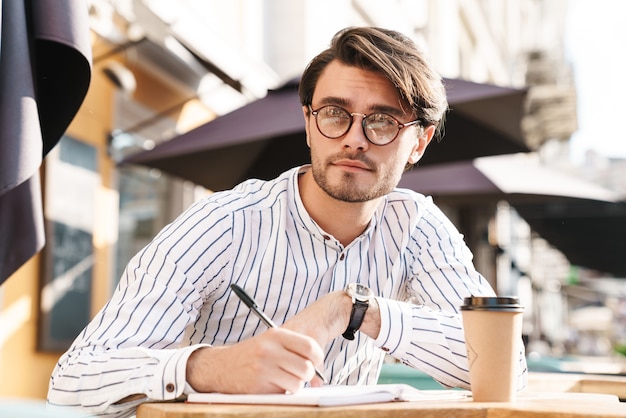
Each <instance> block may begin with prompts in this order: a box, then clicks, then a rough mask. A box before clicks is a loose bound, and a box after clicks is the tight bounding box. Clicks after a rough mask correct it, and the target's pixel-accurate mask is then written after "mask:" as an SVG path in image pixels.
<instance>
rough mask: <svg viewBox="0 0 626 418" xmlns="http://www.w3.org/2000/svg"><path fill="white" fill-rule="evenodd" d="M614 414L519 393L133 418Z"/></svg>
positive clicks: (623, 410)
mask: <svg viewBox="0 0 626 418" xmlns="http://www.w3.org/2000/svg"><path fill="white" fill-rule="evenodd" d="M251 417H268V418H269V417H272V418H287V417H289V418H291V417H297V418H362V417H366V418H382V417H385V418H387V417H393V418H409V417H416V418H417V417H419V418H434V417H446V418H447V417H453V418H455V417H459V418H536V417H550V418H569V417H581V418H582V417H585V418H614V417H626V403H622V402H618V400H617V398H616V397H611V396H608V395H600V394H579V393H575V394H574V393H566V394H565V393H552V394H545V393H544V394H534V393H532V394H531V393H526V394H521V395H520V397H519V399H518V400H517V401H516V402H514V403H491V402H490V403H479V402H472V401H471V400H449V401H445V402H442V401H428V402H390V403H378V404H368V405H353V406H338V407H310V406H268V405H218V404H212V405H211V404H187V403H146V404H143V405H140V406H139V408H138V409H137V418H251Z"/></svg>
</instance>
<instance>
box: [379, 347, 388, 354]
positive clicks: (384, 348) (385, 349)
mask: <svg viewBox="0 0 626 418" xmlns="http://www.w3.org/2000/svg"><path fill="white" fill-rule="evenodd" d="M381 350H383V351H384V352H385V353H386V352H388V351H389V349H388V348H387V347H382V348H381Z"/></svg>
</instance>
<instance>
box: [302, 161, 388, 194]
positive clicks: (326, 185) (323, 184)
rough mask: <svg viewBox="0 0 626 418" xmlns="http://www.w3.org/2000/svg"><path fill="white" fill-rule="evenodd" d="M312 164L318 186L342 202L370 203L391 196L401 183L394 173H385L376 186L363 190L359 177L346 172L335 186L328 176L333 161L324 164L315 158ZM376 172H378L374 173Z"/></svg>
mask: <svg viewBox="0 0 626 418" xmlns="http://www.w3.org/2000/svg"><path fill="white" fill-rule="evenodd" d="M355 159H359V158H355ZM360 160H362V159H360ZM311 162H312V164H311V171H312V174H313V179H314V180H315V182H316V183H317V185H318V186H319V187H320V188H321V189H322V190H323V191H324V192H325V193H326V194H327V195H328V196H330V197H332V198H333V199H336V200H339V201H341V202H347V203H363V202H369V201H371V200H374V199H377V198H379V197H382V196H385V195H387V194H389V193H390V192H391V191H392V190H393V189H394V188H395V187H396V185H397V183H398V181H399V179H395V178H394V176H393V173H384V176H383V177H382V178H381V179H380V181H378V182H377V183H376V184H375V185H374V186H372V187H370V188H363V186H362V185H361V184H359V180H358V176H357V175H356V174H355V173H348V172H344V173H342V175H341V178H340V179H339V180H338V182H337V184H336V185H333V184H331V182H330V179H329V176H328V167H330V166H331V165H332V159H329V160H327V161H325V162H322V161H320V160H319V159H315V158H313V159H312V161H311ZM368 165H369V166H370V167H371V166H372V165H371V164H368ZM375 170H376V169H375ZM376 172H377V171H374V173H376Z"/></svg>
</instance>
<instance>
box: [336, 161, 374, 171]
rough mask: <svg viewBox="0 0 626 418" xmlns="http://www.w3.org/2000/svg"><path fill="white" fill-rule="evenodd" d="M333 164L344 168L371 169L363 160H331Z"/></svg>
mask: <svg viewBox="0 0 626 418" xmlns="http://www.w3.org/2000/svg"><path fill="white" fill-rule="evenodd" d="M333 165H336V166H339V167H346V168H358V169H361V170H367V171H371V169H370V167H369V166H368V165H367V164H365V163H364V162H363V161H359V160H347V159H341V160H337V161H334V162H333Z"/></svg>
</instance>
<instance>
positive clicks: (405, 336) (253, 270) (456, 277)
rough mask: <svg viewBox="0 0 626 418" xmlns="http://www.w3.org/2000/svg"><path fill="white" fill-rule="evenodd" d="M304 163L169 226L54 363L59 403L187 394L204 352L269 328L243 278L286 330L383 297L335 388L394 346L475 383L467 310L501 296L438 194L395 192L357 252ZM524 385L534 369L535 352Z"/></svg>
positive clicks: (421, 364)
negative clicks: (377, 324) (239, 292)
mask: <svg viewBox="0 0 626 418" xmlns="http://www.w3.org/2000/svg"><path fill="white" fill-rule="evenodd" d="M306 169H307V168H306V167H301V168H294V169H292V170H289V171H287V172H285V173H283V174H282V175H281V176H279V177H278V178H276V179H275V180H272V181H261V180H249V181H246V182H244V183H242V184H240V185H239V186H237V187H236V188H234V189H233V190H229V191H224V192H218V193H214V194H212V195H211V196H209V197H207V198H205V199H203V200H201V201H199V202H198V203H196V204H194V205H193V206H191V207H190V208H189V209H187V210H186V211H185V213H183V214H182V215H181V216H180V217H179V218H178V219H177V220H175V221H174V222H173V223H171V224H170V225H168V226H167V227H165V228H164V229H163V230H162V231H161V232H160V233H159V234H158V235H157V236H156V237H155V238H154V240H153V241H152V242H151V243H150V244H148V245H147V246H146V247H145V248H144V249H143V250H142V251H141V252H139V253H138V254H137V255H136V256H135V257H134V258H133V259H132V260H131V261H130V263H129V264H128V266H127V268H126V270H125V272H124V275H123V277H122V278H121V280H120V283H119V286H118V287H117V289H116V291H115V293H114V295H113V296H112V298H111V300H110V301H109V302H108V303H107V305H106V306H105V307H104V308H103V309H102V310H101V311H100V312H99V313H98V314H97V316H96V317H95V318H94V319H93V320H92V321H91V323H90V324H89V325H88V326H87V327H86V328H85V330H84V331H83V332H82V333H81V334H80V335H79V336H78V338H77V339H76V341H75V342H74V344H73V345H72V347H71V348H70V349H69V350H68V352H67V353H65V354H64V355H63V356H62V357H61V359H60V360H59V363H58V365H57V367H56V368H55V370H54V372H53V374H52V377H51V382H50V390H49V395H48V396H49V401H50V402H51V403H54V404H62V405H82V406H83V407H87V408H89V409H90V410H92V411H96V412H98V411H99V412H104V411H106V412H109V413H113V414H115V413H118V414H119V415H118V416H127V414H132V410H133V408H134V406H136V403H130V404H124V405H112V403H113V402H115V401H117V400H119V399H121V398H123V397H125V396H128V395H131V394H135V393H145V394H147V395H148V397H149V399H151V400H171V399H175V398H177V397H179V396H181V395H183V394H184V393H185V386H186V384H185V364H186V360H187V358H188V356H189V354H190V353H191V352H192V351H193V350H194V349H197V348H198V347H199V346H202V345H206V344H210V345H217V346H219V345H224V344H232V343H235V342H237V341H241V340H244V339H247V338H250V337H251V336H253V335H255V334H257V333H261V332H264V331H265V330H266V327H265V325H263V324H262V323H261V322H260V321H259V319H258V318H257V317H256V316H254V315H251V313H250V311H249V310H248V309H247V308H246V307H245V306H244V305H243V304H241V303H239V299H238V298H237V297H236V296H235V295H234V294H233V293H231V291H230V289H229V286H230V284H231V283H237V284H239V285H240V286H241V287H243V288H244V289H246V290H247V291H248V292H249V293H250V294H251V295H252V296H253V297H254V299H255V300H256V301H257V302H258V303H259V307H260V308H261V309H262V310H263V311H264V312H265V313H267V314H268V316H270V317H271V318H272V320H273V321H274V322H275V323H277V324H281V323H283V322H285V321H286V320H287V319H288V318H290V317H292V316H293V315H295V314H296V313H297V312H299V311H300V310H302V309H304V308H305V307H306V306H307V305H309V304H310V303H312V302H313V301H315V300H316V299H318V298H319V297H320V296H322V295H324V294H326V293H328V292H332V291H335V290H340V289H343V288H344V287H345V286H346V284H348V283H351V282H360V283H363V284H365V285H366V286H368V287H370V288H371V289H372V290H373V291H374V292H375V294H376V295H377V296H378V299H377V300H378V303H379V306H380V314H381V329H380V333H379V336H378V338H377V339H375V340H374V339H372V338H369V337H367V336H365V335H363V334H360V333H357V337H356V339H355V340H354V341H348V340H345V339H344V338H342V337H338V338H336V339H334V340H333V341H332V342H331V343H329V344H328V345H327V346H326V347H324V349H325V354H326V356H325V363H324V367H323V370H324V375H325V376H326V377H327V378H328V379H329V380H330V382H331V383H332V384H351V385H352V384H374V383H376V381H377V379H378V375H379V372H380V367H381V364H382V362H383V359H384V356H385V354H389V355H391V356H393V357H395V358H397V359H398V360H400V361H401V362H403V363H405V364H407V365H410V366H412V367H414V368H416V369H419V370H422V371H424V372H426V373H428V374H429V375H430V376H432V377H433V378H435V379H436V380H437V381H439V382H441V383H442V384H444V385H446V386H451V387H465V388H469V374H468V366H467V353H466V348H465V342H464V335H463V329H462V325H461V318H460V313H459V307H460V305H461V304H462V301H463V298H464V297H466V296H469V295H493V294H494V292H493V290H492V288H491V287H490V285H489V284H488V283H487V281H486V280H485V279H484V278H483V277H482V276H481V275H480V274H479V273H477V272H476V270H475V269H474V267H473V264H472V255H471V253H470V251H469V249H468V248H467V246H466V245H465V243H464V241H463V237H462V236H461V235H460V234H459V232H458V231H457V230H456V228H455V227H454V226H453V224H452V223H451V222H450V221H449V220H448V219H447V218H446V217H445V216H444V214H443V213H442V212H441V211H440V210H439V209H438V208H437V207H436V206H435V205H434V203H433V202H432V200H431V199H430V198H428V197H425V196H423V195H421V194H418V193H416V192H413V191H411V190H405V189H396V190H395V191H393V192H392V193H390V194H388V195H387V196H386V197H385V198H383V199H382V200H381V203H380V205H379V206H378V208H377V210H376V212H375V214H374V216H373V218H372V220H371V222H370V224H369V226H368V227H367V229H366V230H365V231H364V232H363V233H362V234H361V235H360V236H359V237H358V238H356V239H355V240H354V241H353V242H351V243H350V244H349V245H348V246H343V245H342V244H341V243H340V242H339V241H338V240H336V239H335V238H334V237H332V236H331V235H329V234H328V233H326V232H325V231H323V230H322V229H321V228H320V227H319V226H318V225H317V224H316V223H315V221H314V220H313V219H311V217H310V216H309V215H308V213H307V211H306V210H305V208H304V206H303V204H302V201H301V200H300V195H299V191H298V173H299V172H301V171H302V170H306ZM520 362H521V363H522V366H523V367H521V370H522V371H521V373H520V381H522V380H524V378H525V374H526V368H525V359H524V355H523V353H521V358H520Z"/></svg>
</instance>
